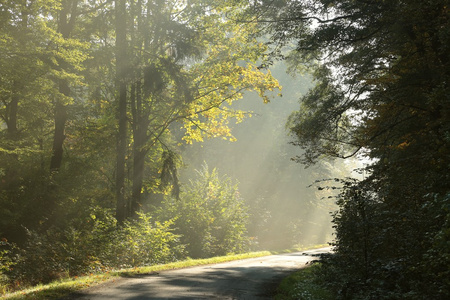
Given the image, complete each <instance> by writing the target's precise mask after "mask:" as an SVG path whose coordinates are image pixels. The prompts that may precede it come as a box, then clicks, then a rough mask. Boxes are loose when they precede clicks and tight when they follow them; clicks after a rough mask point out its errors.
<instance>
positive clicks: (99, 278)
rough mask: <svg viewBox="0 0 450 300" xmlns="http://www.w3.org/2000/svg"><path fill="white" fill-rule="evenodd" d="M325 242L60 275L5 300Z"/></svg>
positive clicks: (61, 292)
mask: <svg viewBox="0 0 450 300" xmlns="http://www.w3.org/2000/svg"><path fill="white" fill-rule="evenodd" d="M323 246H324V245H317V246H315V247H303V248H292V249H287V250H281V251H258V252H248V253H242V254H230V255H226V256H217V257H212V258H203V259H186V260H181V261H177V262H172V263H167V264H158V265H153V266H147V267H135V268H129V269H121V270H111V271H108V272H103V273H102V272H100V273H91V274H88V275H85V276H75V277H71V278H61V279H59V280H55V281H53V282H51V283H48V284H39V285H36V286H34V287H30V288H24V289H22V290H19V291H16V292H13V293H5V294H3V295H2V299H9V300H19V299H37V300H39V299H59V298H63V297H66V296H69V295H70V294H71V293H73V292H76V291H79V290H81V289H85V288H88V287H92V286H95V285H98V284H101V283H104V282H107V281H114V280H116V279H118V278H121V277H130V276H136V275H145V274H151V273H154V272H159V271H164V270H174V269H181V268H187V267H193V266H200V265H208V264H217V263H223V262H227V261H233V260H240V259H246V258H254V257H262V256H267V255H274V254H280V253H289V252H297V251H303V250H309V249H313V248H320V247H323Z"/></svg>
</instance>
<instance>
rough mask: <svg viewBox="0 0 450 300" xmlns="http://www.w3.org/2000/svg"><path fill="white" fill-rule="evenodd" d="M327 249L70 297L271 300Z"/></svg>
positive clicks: (154, 277)
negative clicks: (281, 284)
mask: <svg viewBox="0 0 450 300" xmlns="http://www.w3.org/2000/svg"><path fill="white" fill-rule="evenodd" d="M329 250H330V249H329V248H323V249H317V250H310V251H305V252H299V253H289V254H280V255H272V256H266V257H259V258H250V259H245V260H239V261H232V262H227V263H221V264H215V265H206V266H199V267H192V268H186V269H179V270H170V271H162V272H160V273H157V274H150V275H141V276H136V277H133V278H120V279H118V280H115V281H114V282H110V283H107V284H103V285H99V286H97V287H94V288H89V289H86V290H83V291H80V292H78V293H77V294H76V295H72V297H70V298H71V299H79V300H87V299H92V300H101V299H105V300H114V299H130V300H131V299H132V300H144V299H239V300H241V299H242V300H263V299H271V295H272V293H273V290H274V288H275V287H276V286H277V284H278V283H279V282H280V280H281V279H282V278H283V277H284V276H286V275H288V274H289V273H290V272H292V271H295V270H297V269H299V268H301V267H303V266H305V264H306V263H307V262H309V261H311V260H315V259H317V257H314V256H311V255H314V254H318V253H323V252H328V251H329Z"/></svg>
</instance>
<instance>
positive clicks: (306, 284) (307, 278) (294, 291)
mask: <svg viewBox="0 0 450 300" xmlns="http://www.w3.org/2000/svg"><path fill="white" fill-rule="evenodd" d="M320 268H321V265H320V264H319V263H316V264H313V265H311V266H308V267H306V268H303V269H301V270H299V271H297V272H294V273H292V274H291V275H289V276H288V277H286V278H284V279H283V280H282V281H281V283H280V285H279V286H278V289H277V295H276V296H275V297H274V299H275V300H332V299H334V297H333V295H332V293H331V292H330V291H329V290H327V289H326V288H325V286H324V285H323V284H321V282H320V278H319V277H318V272H319V270H320Z"/></svg>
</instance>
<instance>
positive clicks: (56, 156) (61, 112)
mask: <svg viewBox="0 0 450 300" xmlns="http://www.w3.org/2000/svg"><path fill="white" fill-rule="evenodd" d="M59 92H60V93H61V94H63V95H64V96H66V97H68V96H69V94H70V87H69V84H68V83H67V81H66V80H61V81H60V84H59ZM66 121H67V107H66V105H65V104H63V103H61V101H58V102H56V104H55V132H54V136H53V147H52V158H51V161H50V170H51V171H58V170H59V169H60V168H61V163H62V158H63V152H64V150H63V144H64V140H65V138H66V136H65V127H66Z"/></svg>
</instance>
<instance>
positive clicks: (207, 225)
mask: <svg viewBox="0 0 450 300" xmlns="http://www.w3.org/2000/svg"><path fill="white" fill-rule="evenodd" d="M241 4H242V3H237V2H236V3H235V2H233V1H231V2H227V1H190V2H189V3H185V2H183V1H144V0H138V1H125V0H118V1H78V0H64V1H53V0H48V1H47V0H43V1H40V0H39V1H2V2H1V8H0V48H1V52H0V53H1V54H0V66H1V68H0V69H1V71H0V79H1V86H0V99H1V106H0V117H1V120H2V122H1V130H0V134H1V140H0V157H1V160H0V177H1V181H0V185H1V193H0V206H1V211H0V237H1V239H2V240H1V245H0V246H1V249H0V261H1V269H0V272H1V273H0V277H1V278H0V282H1V289H2V292H5V291H8V290H11V289H15V288H20V287H22V286H27V285H30V284H37V283H40V282H49V281H52V280H54V279H58V278H63V277H67V276H77V275H81V274H87V273H92V272H99V271H105V270H109V269H114V268H125V267H135V266H143V265H152V264H157V263H164V262H169V261H174V260H179V259H182V258H186V257H194V258H198V257H210V256H214V255H225V254H229V253H240V252H244V251H248V250H257V249H281V248H288V247H292V246H294V245H306V244H317V243H325V242H326V241H328V240H329V239H330V237H331V225H330V220H331V217H330V215H329V211H330V210H331V207H332V206H333V203H332V202H333V201H330V200H329V199H328V198H324V195H322V194H319V193H317V194H316V191H317V190H316V189H313V188H308V186H309V185H311V184H312V183H314V181H315V180H316V179H318V178H322V177H324V176H325V177H327V176H328V177H329V176H332V175H331V174H335V175H336V174H337V173H338V172H340V171H338V168H336V167H334V166H333V165H332V164H330V163H327V164H322V165H321V166H318V167H314V168H311V169H309V170H304V169H303V167H301V166H300V165H298V164H295V163H294V162H292V161H291V160H290V158H291V157H292V156H295V155H296V153H298V149H297V148H296V147H293V146H291V147H289V145H288V141H289V138H288V136H287V130H286V128H285V123H286V121H287V117H288V115H289V114H290V113H291V112H292V111H293V110H295V108H296V107H297V106H298V103H297V101H298V98H299V97H300V95H301V94H304V93H306V91H307V89H308V88H309V87H310V86H311V77H310V76H306V75H305V76H300V75H298V77H297V78H293V77H290V76H289V75H287V74H286V69H287V65H286V64H285V63H282V62H279V63H277V64H275V65H274V66H272V67H271V68H270V69H269V68H267V67H264V66H263V63H264V61H265V60H267V57H266V51H267V49H268V46H267V45H266V44H265V43H263V42H261V41H264V38H262V39H257V37H258V35H259V28H258V26H257V24H256V23H249V24H242V23H240V22H236V21H235V19H236V18H237V17H238V16H239V15H242V13H243V10H242V6H241ZM225 16H226V17H225ZM233 16H234V17H233ZM265 41H266V42H267V38H265ZM280 83H281V84H280ZM281 85H283V86H284V88H283V97H281V94H280V92H281ZM269 102H270V103H269ZM264 103H265V104H264ZM342 167H343V168H344V166H342Z"/></svg>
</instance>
